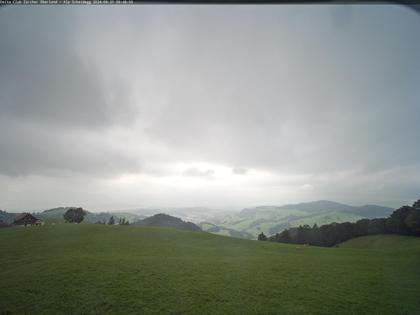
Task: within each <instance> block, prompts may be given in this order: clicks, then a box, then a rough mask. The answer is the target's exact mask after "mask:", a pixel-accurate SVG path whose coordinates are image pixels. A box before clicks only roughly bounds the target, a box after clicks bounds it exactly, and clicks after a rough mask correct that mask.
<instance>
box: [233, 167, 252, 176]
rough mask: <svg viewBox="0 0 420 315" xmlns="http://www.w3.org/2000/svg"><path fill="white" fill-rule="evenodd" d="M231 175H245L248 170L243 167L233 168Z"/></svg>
mask: <svg viewBox="0 0 420 315" xmlns="http://www.w3.org/2000/svg"><path fill="white" fill-rule="evenodd" d="M232 173H233V174H236V175H245V174H246V173H248V170H247V169H246V168H243V167H234V168H232Z"/></svg>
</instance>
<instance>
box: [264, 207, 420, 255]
mask: <svg viewBox="0 0 420 315" xmlns="http://www.w3.org/2000/svg"><path fill="white" fill-rule="evenodd" d="M372 234H400V235H412V236H420V199H419V200H417V201H416V202H415V203H414V204H413V205H412V206H402V207H401V208H399V209H397V210H395V211H394V212H393V213H392V214H391V215H390V216H389V217H388V218H379V219H361V220H359V221H357V222H355V223H351V222H344V223H330V224H325V225H322V226H320V227H318V226H317V225H316V224H314V225H313V226H312V227H310V226H309V225H303V226H299V227H294V228H289V229H287V230H284V231H282V232H281V233H276V234H275V235H272V236H270V237H267V236H266V235H264V233H261V234H259V235H258V240H260V241H267V240H268V241H271V242H281V243H292V244H309V245H316V246H328V247H329V246H334V245H337V244H339V243H342V242H344V241H347V240H349V239H352V238H355V237H358V236H365V235H372Z"/></svg>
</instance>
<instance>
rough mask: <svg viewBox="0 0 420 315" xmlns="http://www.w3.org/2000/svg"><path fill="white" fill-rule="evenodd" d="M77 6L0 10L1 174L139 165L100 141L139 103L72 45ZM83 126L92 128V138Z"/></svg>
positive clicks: (104, 171)
mask: <svg viewBox="0 0 420 315" xmlns="http://www.w3.org/2000/svg"><path fill="white" fill-rule="evenodd" d="M56 13H57V14H56ZM75 13H76V12H75V11H74V10H72V9H70V8H69V10H68V11H67V10H59V9H58V10H57V9H56V10H54V9H52V8H45V9H44V10H40V8H31V9H29V8H6V9H5V10H2V11H1V12H0V14H1V18H0V51H1V58H0V69H1V71H0V113H1V125H0V147H1V148H2V158H1V161H0V173H3V174H10V175H19V174H42V173H45V172H51V171H54V170H55V171H57V170H68V171H78V172H87V173H96V174H108V173H115V172H117V173H118V172H121V171H127V170H130V171H133V170H138V167H139V166H138V165H137V161H135V160H134V159H133V158H130V157H127V156H124V155H123V154H122V152H121V151H120V152H119V151H118V146H114V145H109V144H105V143H101V142H102V140H103V134H102V133H103V132H104V129H108V128H110V127H112V126H114V125H117V126H118V125H122V124H130V123H131V122H132V121H133V118H135V114H136V108H135V106H134V105H133V103H132V101H131V99H130V98H131V94H130V93H131V91H130V90H129V89H128V88H127V87H126V86H125V85H124V84H123V83H122V82H121V81H117V80H113V78H112V73H111V74H109V73H108V75H107V76H105V75H103V74H101V72H100V69H98V67H96V66H95V65H94V63H92V62H89V60H87V59H84V57H83V52H82V53H80V50H79V51H78V50H77V47H76V42H77V35H78V32H79V31H80V30H77V21H78V16H77V14H75ZM109 77H110V78H109ZM83 130H84V131H85V132H86V133H95V132H97V133H98V135H97V139H96V141H92V140H87V139H89V137H88V134H82V133H81V131H83ZM101 144H102V145H101Z"/></svg>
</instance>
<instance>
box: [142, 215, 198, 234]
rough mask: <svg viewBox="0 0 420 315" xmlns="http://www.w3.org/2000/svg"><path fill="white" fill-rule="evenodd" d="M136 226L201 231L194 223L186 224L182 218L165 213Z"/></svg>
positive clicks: (144, 220) (146, 219)
mask: <svg viewBox="0 0 420 315" xmlns="http://www.w3.org/2000/svg"><path fill="white" fill-rule="evenodd" d="M134 224H135V225H141V226H155V227H170V228H176V229H181V230H190V231H201V228H200V227H199V226H197V225H195V224H194V223H192V222H186V221H183V220H181V219H180V218H177V217H173V216H171V215H168V214H164V213H158V214H155V215H153V216H151V217H148V218H145V219H143V220H139V221H137V222H135V223H134Z"/></svg>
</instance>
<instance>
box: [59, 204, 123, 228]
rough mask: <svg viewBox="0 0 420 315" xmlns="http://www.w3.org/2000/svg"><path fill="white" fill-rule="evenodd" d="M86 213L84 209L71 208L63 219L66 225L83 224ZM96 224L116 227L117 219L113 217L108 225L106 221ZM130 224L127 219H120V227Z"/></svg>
mask: <svg viewBox="0 0 420 315" xmlns="http://www.w3.org/2000/svg"><path fill="white" fill-rule="evenodd" d="M86 214H87V213H86V211H85V210H83V208H69V209H68V210H67V211H66V212H65V213H64V214H63V218H64V221H65V222H66V223H81V222H82V221H83V220H84V218H85V216H86ZM96 224H108V225H115V224H116V222H115V219H114V216H111V217H110V218H109V220H108V223H106V222H105V219H104V221H103V222H101V221H97V222H96ZM129 224H130V222H129V221H128V220H126V219H125V218H119V220H118V225H129Z"/></svg>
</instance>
